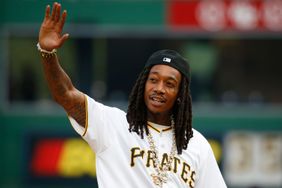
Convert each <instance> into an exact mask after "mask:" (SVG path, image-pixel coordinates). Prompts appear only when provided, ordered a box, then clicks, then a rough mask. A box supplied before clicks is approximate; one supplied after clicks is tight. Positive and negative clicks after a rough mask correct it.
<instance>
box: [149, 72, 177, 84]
mask: <svg viewBox="0 0 282 188" xmlns="http://www.w3.org/2000/svg"><path fill="white" fill-rule="evenodd" d="M150 74H157V75H160V73H159V72H158V71H151V72H150V73H149V75H150ZM165 77H167V78H168V79H169V80H174V81H176V82H179V80H177V79H176V76H175V75H172V76H171V75H170V76H165Z"/></svg>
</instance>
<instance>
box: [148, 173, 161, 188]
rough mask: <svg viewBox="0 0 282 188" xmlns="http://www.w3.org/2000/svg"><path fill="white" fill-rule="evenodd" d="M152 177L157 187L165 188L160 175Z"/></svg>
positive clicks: (152, 175)
mask: <svg viewBox="0 0 282 188" xmlns="http://www.w3.org/2000/svg"><path fill="white" fill-rule="evenodd" d="M151 177H152V180H153V182H154V184H155V185H157V186H159V187H163V183H162V179H161V178H160V177H159V176H158V175H156V174H151Z"/></svg>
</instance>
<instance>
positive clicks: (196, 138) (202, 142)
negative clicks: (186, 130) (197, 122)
mask: <svg viewBox="0 0 282 188" xmlns="http://www.w3.org/2000/svg"><path fill="white" fill-rule="evenodd" d="M189 147H193V148H196V149H197V150H198V152H200V153H201V154H203V153H207V152H208V151H209V150H211V146H210V144H209V142H208V140H207V139H206V138H205V137H204V135H203V134H202V133H200V132H199V131H197V130H196V129H193V137H192V138H191V139H190V141H189V144H188V148H189Z"/></svg>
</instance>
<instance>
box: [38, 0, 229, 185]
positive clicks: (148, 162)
mask: <svg viewBox="0 0 282 188" xmlns="http://www.w3.org/2000/svg"><path fill="white" fill-rule="evenodd" d="M50 12H51V8H50V6H47V7H46V12H45V18H44V21H43V23H42V25H41V28H40V33H39V43H38V44H37V47H38V50H39V51H40V54H41V57H42V64H43V67H44V72H45V76H46V79H47V82H48V86H49V88H50V90H51V93H52V95H53V97H54V99H55V100H56V101H57V102H58V103H59V104H60V105H61V106H63V107H64V109H65V110H66V112H67V113H68V116H69V119H70V122H71V124H72V126H73V127H74V129H75V130H76V131H77V132H78V133H79V134H80V135H81V136H82V137H83V138H84V139H85V140H86V141H87V142H88V144H89V145H90V147H91V148H92V150H93V151H94V152H95V153H96V168H97V179H98V184H99V187H100V188H110V187H117V188H121V187H123V188H133V187H138V188H139V187H140V188H145V187H146V188H150V187H163V188H180V187H183V188H184V187H190V188H192V187H198V188H205V187H209V188H211V187H217V188H223V187H226V185H225V183H224V180H223V178H222V175H221V173H220V171H219V168H218V166H217V163H216V161H215V158H214V156H213V152H212V150H211V147H210V145H209V144H208V142H207V140H206V139H205V138H204V137H203V136H202V135H201V134H200V133H199V132H198V131H196V130H194V129H192V110H191V109H192V107H191V97H190V91H189V85H190V70H189V66H188V63H187V61H186V60H185V59H184V58H183V57H181V56H180V55H179V54H178V53H177V52H175V51H173V50H160V51H157V52H155V53H154V54H153V55H152V56H151V57H150V58H149V59H148V61H147V63H146V65H145V67H144V69H143V71H142V72H141V73H140V75H139V78H138V80H137V81H136V83H135V86H134V87H133V90H132V93H131V95H130V101H129V107H128V112H127V113H125V112H123V111H121V110H119V109H117V108H112V107H109V106H105V105H103V104H101V103H99V102H97V101H95V100H94V99H92V98H91V97H89V96H87V95H85V94H83V93H82V92H80V91H78V90H77V89H76V88H75V87H74V86H73V84H72V82H71V80H70V78H69V77H68V76H67V74H66V73H65V72H64V71H63V69H62V68H61V66H60V64H59V61H58V58H57V55H56V49H57V48H59V47H60V46H62V45H63V43H64V41H65V40H66V39H67V38H68V36H69V35H68V34H64V35H62V34H61V32H62V29H63V26H64V23H65V19H66V15H67V13H66V11H63V13H62V15H61V5H60V4H58V3H54V5H53V8H52V12H51V13H50Z"/></svg>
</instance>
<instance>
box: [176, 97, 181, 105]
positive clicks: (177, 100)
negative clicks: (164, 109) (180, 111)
mask: <svg viewBox="0 0 282 188" xmlns="http://www.w3.org/2000/svg"><path fill="white" fill-rule="evenodd" d="M176 103H177V104H178V105H179V104H180V103H181V99H180V98H179V97H178V98H177V99H176Z"/></svg>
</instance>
